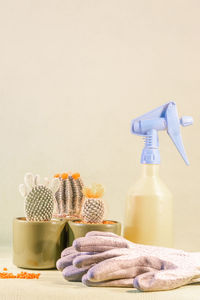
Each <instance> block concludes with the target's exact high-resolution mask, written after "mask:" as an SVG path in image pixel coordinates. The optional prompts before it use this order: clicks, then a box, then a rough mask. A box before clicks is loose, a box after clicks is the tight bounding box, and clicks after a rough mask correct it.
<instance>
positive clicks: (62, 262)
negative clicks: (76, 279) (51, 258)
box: [56, 251, 96, 271]
mask: <svg viewBox="0 0 200 300" xmlns="http://www.w3.org/2000/svg"><path fill="white" fill-rule="evenodd" d="M94 254H96V252H78V251H76V252H74V253H72V254H69V255H67V256H63V257H61V258H60V259H59V260H58V261H57V262H56V267H57V269H58V270H59V271H62V270H63V269H64V268H66V267H67V266H69V265H72V262H73V260H74V259H75V258H76V257H78V256H81V255H88V256H92V255H94Z"/></svg>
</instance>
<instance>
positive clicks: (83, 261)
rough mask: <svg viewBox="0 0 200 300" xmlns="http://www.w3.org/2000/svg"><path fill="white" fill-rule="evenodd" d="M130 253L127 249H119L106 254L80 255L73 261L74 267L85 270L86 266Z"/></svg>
mask: <svg viewBox="0 0 200 300" xmlns="http://www.w3.org/2000/svg"><path fill="white" fill-rule="evenodd" d="M129 251H130V250H129V249H127V248H117V249H112V250H108V251H105V252H98V253H97V254H94V255H79V256H77V257H76V258H75V259H74V260H73V265H74V266H75V267H76V268H83V267H86V266H91V265H92V264H97V263H99V262H101V261H104V260H106V259H109V258H113V257H118V256H121V255H128V254H129Z"/></svg>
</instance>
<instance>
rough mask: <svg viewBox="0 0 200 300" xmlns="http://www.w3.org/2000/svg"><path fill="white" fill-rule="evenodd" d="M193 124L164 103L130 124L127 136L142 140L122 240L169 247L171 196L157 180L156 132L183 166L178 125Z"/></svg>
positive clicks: (170, 104) (182, 148)
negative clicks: (166, 140) (166, 137)
mask: <svg viewBox="0 0 200 300" xmlns="http://www.w3.org/2000/svg"><path fill="white" fill-rule="evenodd" d="M192 124H193V119H192V117H189V116H183V117H182V118H181V119H180V120H179V118H178V113H177V109H176V104H175V103H174V102H168V103H166V104H164V105H162V106H160V107H158V108H156V109H154V110H152V111H150V112H148V113H147V114H145V115H142V116H141V117H139V118H136V119H134V120H133V121H132V126H131V132H132V133H133V134H136V135H139V136H142V137H144V138H145V146H144V149H143V151H142V156H141V164H142V176H141V178H140V179H139V180H138V182H136V184H135V185H134V186H133V187H132V188H131V189H130V192H129V194H128V197H127V203H126V211H125V221H124V237H125V238H127V239H128V240H130V241H132V242H135V243H140V244H147V245H156V246H164V247H172V246H173V200H172V194H171V192H170V191H169V190H168V188H167V186H166V185H165V184H164V183H163V182H162V181H161V179H160V177H159V164H160V152H159V141H158V131H161V130H165V131H167V133H168V135H169V136H170V138H171V139H172V141H173V143H174V145H175V146H176V148H177V150H178V152H179V153H180V155H181V156H182V158H183V160H184V161H185V163H186V165H189V162H188V159H187V156H186V153H185V149H184V146H183V142H182V138H181V133H180V125H182V126H188V125H192Z"/></svg>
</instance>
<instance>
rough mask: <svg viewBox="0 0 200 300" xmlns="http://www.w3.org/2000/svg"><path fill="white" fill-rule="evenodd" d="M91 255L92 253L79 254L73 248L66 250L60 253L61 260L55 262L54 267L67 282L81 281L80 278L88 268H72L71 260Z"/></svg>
mask: <svg viewBox="0 0 200 300" xmlns="http://www.w3.org/2000/svg"><path fill="white" fill-rule="evenodd" d="M86 254H87V255H92V254H93V253H88V252H86V253H84V252H83V253H81V252H78V251H76V250H75V249H74V247H69V248H66V249H64V250H63V251H62V253H61V258H60V259H59V260H58V261H57V263H56V267H57V269H58V270H59V271H62V275H63V277H64V278H65V279H66V280H68V281H81V279H82V276H83V275H84V274H86V273H87V271H88V269H89V266H88V267H83V268H76V267H74V266H73V259H75V258H76V257H78V256H81V255H86Z"/></svg>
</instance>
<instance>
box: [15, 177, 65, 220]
mask: <svg viewBox="0 0 200 300" xmlns="http://www.w3.org/2000/svg"><path fill="white" fill-rule="evenodd" d="M24 182H25V184H20V186H19V191H20V193H21V195H22V196H23V197H24V198H25V205H24V211H25V217H26V219H27V221H49V220H51V218H52V215H53V204H54V194H55V192H56V191H57V190H58V188H59V185H60V182H59V180H58V179H56V178H54V179H53V180H52V181H51V184H50V185H49V181H48V179H47V178H45V184H44V185H42V184H39V175H36V176H35V177H34V176H33V174H31V173H27V174H26V175H25V177H24Z"/></svg>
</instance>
